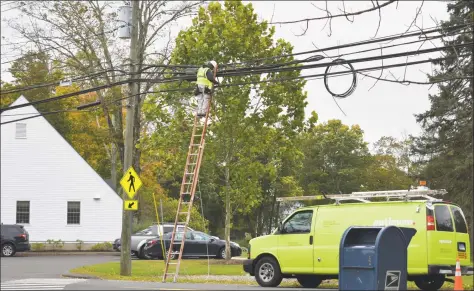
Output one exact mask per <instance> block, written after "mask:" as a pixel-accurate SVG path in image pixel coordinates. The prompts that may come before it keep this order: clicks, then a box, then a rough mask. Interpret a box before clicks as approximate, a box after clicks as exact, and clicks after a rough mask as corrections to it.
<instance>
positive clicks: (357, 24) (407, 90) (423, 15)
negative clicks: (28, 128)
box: [1, 1, 449, 143]
mask: <svg viewBox="0 0 474 291" xmlns="http://www.w3.org/2000/svg"><path fill="white" fill-rule="evenodd" d="M374 2H375V1H374ZM385 2H386V1H379V3H380V4H383V3H385ZM3 3H7V2H6V1H2V6H1V11H2V12H3V11H6V10H7V9H8V8H9V7H10V6H13V5H15V4H6V5H4V4H3ZM244 3H252V5H253V7H254V9H255V13H257V15H258V16H259V20H260V21H262V20H267V21H270V20H271V19H273V21H274V22H276V21H289V20H298V19H304V18H311V17H321V16H325V15H326V13H325V12H324V11H321V10H319V9H318V8H316V7H315V6H317V7H319V8H324V7H325V5H326V2H325V1H312V2H310V1H244ZM342 3H343V2H342V1H328V9H329V10H330V11H331V12H332V14H333V15H334V14H339V13H340V11H339V10H338V9H339V8H340V9H342ZM344 3H345V7H346V11H349V12H350V11H353V12H355V11H360V10H364V9H368V8H370V7H372V3H371V1H345V2H344ZM421 4H422V2H421V1H399V3H398V7H397V4H395V3H394V4H390V5H388V6H386V7H384V8H382V9H381V21H380V28H379V30H378V32H377V37H383V36H387V35H393V34H398V33H403V32H405V31H406V30H407V29H408V27H409V26H410V24H411V23H412V22H413V20H414V19H415V15H416V13H417V11H418V9H419V7H420V5H421ZM446 5H447V3H446V2H441V1H425V2H424V3H423V6H422V8H421V10H420V13H419V16H418V17H417V18H416V24H417V25H418V26H419V27H423V28H425V29H427V28H431V27H434V26H436V22H435V20H436V21H440V20H447V19H448V17H449V15H448V13H447V8H446ZM16 14H18V12H17V11H16V10H10V11H7V12H5V13H2V24H1V31H2V42H3V37H5V38H7V39H15V37H16V36H15V35H14V33H13V31H12V30H11V29H9V28H8V27H7V25H6V23H5V21H3V20H4V19H5V18H6V17H5V16H7V17H11V16H15V15H16ZM190 23H191V22H190V19H182V20H181V21H180V22H179V23H178V24H177V25H176V26H175V29H174V32H173V34H174V35H176V34H177V32H178V31H179V29H185V28H186V27H188V26H189V25H190ZM325 23H326V20H318V21H312V22H309V25H308V30H307V32H306V34H305V35H303V36H297V34H300V33H301V32H302V31H303V30H304V28H305V26H306V24H305V23H299V24H290V25H276V34H275V37H276V38H283V39H285V40H286V41H288V42H290V43H291V44H292V45H293V52H302V51H308V50H314V49H315V46H316V47H318V48H324V47H329V46H335V45H339V44H345V43H352V42H358V41H363V40H369V39H371V38H373V37H374V36H375V33H376V30H377V26H378V23H379V14H378V11H373V12H368V13H364V14H362V15H359V16H355V18H354V21H353V22H352V23H351V22H349V21H348V20H347V19H346V18H344V17H342V18H337V19H333V21H332V23H331V30H332V34H331V35H330V36H329V35H328V34H329V27H328V26H329V24H328V25H327V26H326V27H324V25H325ZM412 30H413V31H414V30H416V27H413V28H412ZM412 40H415V38H408V39H403V40H400V41H393V42H391V43H388V42H385V43H382V45H385V46H386V45H393V44H396V43H401V42H403V41H412ZM420 44H421V43H417V44H412V45H405V46H400V47H394V48H388V49H383V50H382V51H380V50H374V51H371V52H367V53H358V54H353V55H349V56H345V57H344V58H345V59H349V60H350V59H353V58H361V57H368V56H377V55H380V54H381V53H382V54H384V55H385V54H392V53H397V52H404V51H409V50H416V49H418V48H419V46H420ZM434 45H436V46H440V44H439V43H436V42H435V43H434V44H433V43H430V42H426V43H424V44H423V47H422V49H428V48H433V47H434ZM378 47H379V44H374V45H366V46H360V47H353V48H348V49H344V50H339V51H338V50H334V51H330V52H328V54H329V55H330V56H335V55H338V54H341V53H354V52H358V51H360V50H365V49H369V48H378ZM9 48H10V47H9V46H5V45H3V44H2V46H1V50H2V63H3V62H4V60H8V61H9V60H11V59H12V58H15V57H17V56H18V52H16V51H12V50H9ZM307 56H311V55H305V56H303V57H307ZM440 56H441V54H440V53H438V52H436V53H430V54H424V55H419V56H411V57H409V59H408V61H416V60H424V59H427V58H429V57H431V58H436V57H440ZM323 61H324V62H328V61H330V59H326V60H323ZM406 61H407V59H406V57H402V58H394V59H387V60H384V63H383V65H389V64H395V63H404V62H406ZM380 65H382V63H381V61H380V60H379V61H373V62H366V63H354V64H353V66H354V68H355V69H359V68H365V67H372V66H380ZM433 69H434V67H433V66H432V65H431V64H429V63H428V64H419V65H416V66H410V67H408V68H407V69H406V71H405V68H404V67H402V68H394V69H390V72H391V73H390V74H389V71H388V70H384V72H383V75H382V76H383V77H385V78H393V77H392V74H393V75H394V76H396V77H397V78H403V76H404V75H405V77H406V79H407V80H415V81H427V78H426V73H431V72H432V71H433ZM6 70H8V64H2V67H1V79H2V80H3V81H11V80H12V78H11V75H10V74H9V73H7V72H6ZM324 70H325V68H322V69H314V70H305V71H303V72H302V74H303V75H310V74H318V73H323V72H324ZM340 70H341V68H334V69H333V70H332V71H340ZM370 74H371V75H372V76H379V74H380V71H375V72H372V73H370ZM387 74H388V76H386V75H387ZM362 77H363V76H360V75H359V76H358V85H357V88H356V89H355V91H354V92H353V93H352V94H351V95H350V96H348V97H346V98H344V99H337V98H336V99H335V98H333V97H332V96H331V94H330V93H329V92H328V91H327V90H326V88H325V86H324V82H323V80H321V79H318V80H311V81H308V82H307V84H306V87H305V90H306V91H307V92H308V99H307V102H308V105H307V108H306V114H307V115H308V116H309V114H310V113H311V111H316V112H317V114H318V115H319V121H320V122H325V121H327V120H330V119H340V120H341V121H342V122H343V123H344V124H347V125H354V124H358V125H359V126H360V127H361V128H362V130H363V131H364V137H365V140H366V141H367V142H369V143H374V142H375V141H377V140H378V139H379V138H380V137H382V136H394V137H396V138H404V137H406V136H407V135H409V134H412V135H418V134H419V133H420V126H419V124H417V122H416V119H415V116H414V115H415V114H418V113H422V112H424V111H425V110H427V109H429V107H430V102H429V99H428V95H429V93H431V94H433V93H436V91H437V88H436V86H433V87H432V88H431V89H430V86H429V85H409V86H406V85H402V84H397V83H389V82H384V81H379V82H377V83H376V84H375V86H374V82H375V81H374V80H373V79H369V78H362ZM351 78H352V77H351V76H342V77H337V78H330V79H329V81H328V86H329V87H330V89H331V90H333V91H335V92H337V93H342V92H343V91H346V90H347V89H348V88H349V86H350V84H351V82H352V79H351ZM372 86H373V88H371V87H372ZM336 102H337V103H336ZM339 107H340V108H339Z"/></svg>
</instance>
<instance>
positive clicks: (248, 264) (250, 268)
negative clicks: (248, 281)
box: [243, 259, 255, 276]
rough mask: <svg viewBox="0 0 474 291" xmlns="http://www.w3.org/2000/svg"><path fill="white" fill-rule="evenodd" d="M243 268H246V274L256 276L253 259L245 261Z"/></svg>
mask: <svg viewBox="0 0 474 291" xmlns="http://www.w3.org/2000/svg"><path fill="white" fill-rule="evenodd" d="M243 266H244V272H246V273H249V274H250V276H254V275H255V273H254V269H253V260H252V259H250V260H244V264H243Z"/></svg>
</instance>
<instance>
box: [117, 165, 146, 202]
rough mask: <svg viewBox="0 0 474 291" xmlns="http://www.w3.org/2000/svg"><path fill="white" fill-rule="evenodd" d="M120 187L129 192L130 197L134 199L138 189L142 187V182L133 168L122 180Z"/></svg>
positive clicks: (129, 169)
mask: <svg viewBox="0 0 474 291" xmlns="http://www.w3.org/2000/svg"><path fill="white" fill-rule="evenodd" d="M120 185H122V188H123V190H124V191H125V192H127V195H128V197H130V199H133V197H134V196H135V194H136V193H137V191H138V189H140V187H141V186H142V181H141V180H140V177H138V174H137V172H135V170H134V169H133V167H130V168H128V170H127V171H126V172H125V174H124V175H123V177H122V179H121V180H120Z"/></svg>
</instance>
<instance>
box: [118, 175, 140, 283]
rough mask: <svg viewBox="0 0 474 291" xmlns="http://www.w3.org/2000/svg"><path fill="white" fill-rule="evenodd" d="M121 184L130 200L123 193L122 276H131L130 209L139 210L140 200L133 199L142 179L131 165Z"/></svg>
mask: <svg viewBox="0 0 474 291" xmlns="http://www.w3.org/2000/svg"><path fill="white" fill-rule="evenodd" d="M120 185H121V186H122V188H123V191H125V193H127V196H128V198H129V199H130V200H127V198H126V197H125V195H123V198H122V199H123V210H124V213H123V215H124V216H123V219H122V236H121V240H122V241H121V242H122V249H121V254H120V274H121V275H122V276H130V275H131V272H132V260H131V257H130V251H131V246H130V243H131V237H132V213H131V212H129V211H137V210H138V201H137V200H132V199H133V197H135V195H136V194H137V191H138V189H140V187H141V186H142V181H141V180H140V177H138V174H137V172H135V170H134V169H133V167H132V166H130V167H129V168H128V169H127V171H126V172H125V174H124V175H123V177H122V179H121V180H120Z"/></svg>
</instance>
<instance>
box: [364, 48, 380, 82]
mask: <svg viewBox="0 0 474 291" xmlns="http://www.w3.org/2000/svg"><path fill="white" fill-rule="evenodd" d="M380 56H383V49H382V45H380ZM381 61H382V70H380V76H379V77H378V78H377V80H376V81H375V82H374V84H373V85H372V87H370V88H369V90H367V91H370V90H372V88H374V87H375V85H376V84H377V82H378V81H379V80H380V78H381V77H382V74H383V58H382V59H381Z"/></svg>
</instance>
